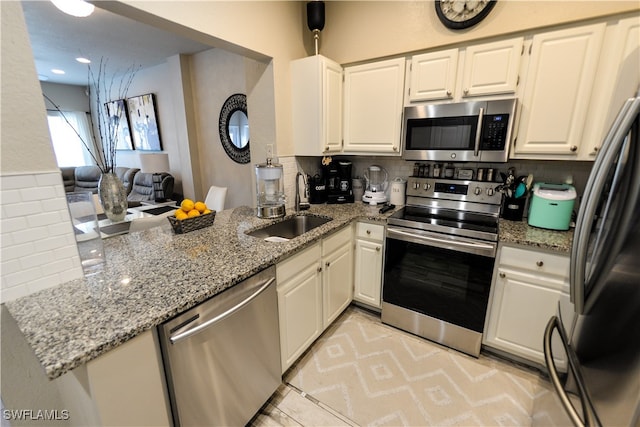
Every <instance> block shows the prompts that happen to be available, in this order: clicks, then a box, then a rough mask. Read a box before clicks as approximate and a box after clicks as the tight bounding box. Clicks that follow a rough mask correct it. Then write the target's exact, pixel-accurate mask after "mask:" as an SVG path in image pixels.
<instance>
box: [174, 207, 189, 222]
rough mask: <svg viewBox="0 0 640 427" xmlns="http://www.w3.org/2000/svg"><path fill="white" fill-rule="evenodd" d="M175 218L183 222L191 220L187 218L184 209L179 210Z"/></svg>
mask: <svg viewBox="0 0 640 427" xmlns="http://www.w3.org/2000/svg"><path fill="white" fill-rule="evenodd" d="M175 216H176V219H179V220H183V219H187V218H189V217H188V216H187V213H186V212H185V211H183V210H182V209H178V210H177V211H176V213H175Z"/></svg>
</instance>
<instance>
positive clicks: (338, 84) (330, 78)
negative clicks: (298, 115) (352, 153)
mask: <svg viewBox="0 0 640 427" xmlns="http://www.w3.org/2000/svg"><path fill="white" fill-rule="evenodd" d="M323 80H324V84H323V87H324V96H323V106H322V111H323V114H322V116H323V120H324V126H323V130H324V137H323V142H324V148H323V149H322V152H323V154H324V153H335V152H339V151H341V150H342V67H341V66H340V65H339V64H337V63H335V62H333V61H324V67H323Z"/></svg>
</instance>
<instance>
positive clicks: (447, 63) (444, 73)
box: [409, 49, 458, 102]
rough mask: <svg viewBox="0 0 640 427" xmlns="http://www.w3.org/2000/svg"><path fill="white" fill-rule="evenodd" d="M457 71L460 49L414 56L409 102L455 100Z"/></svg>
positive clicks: (412, 59)
mask: <svg viewBox="0 0 640 427" xmlns="http://www.w3.org/2000/svg"><path fill="white" fill-rule="evenodd" d="M457 70H458V49H448V50H443V51H439V52H431V53H425V54H422V55H415V56H413V57H412V58H411V71H410V73H411V88H410V89H409V90H410V92H409V101H411V102H417V101H429V100H434V99H450V98H453V96H454V88H455V83H456V72H457Z"/></svg>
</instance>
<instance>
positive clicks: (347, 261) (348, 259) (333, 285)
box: [322, 225, 353, 329]
mask: <svg viewBox="0 0 640 427" xmlns="http://www.w3.org/2000/svg"><path fill="white" fill-rule="evenodd" d="M351 230H352V227H351V225H349V226H348V227H347V228H345V229H343V230H342V231H338V232H337V233H335V234H333V235H331V236H329V237H328V238H326V239H324V240H323V241H322V263H323V266H322V270H323V271H322V288H323V292H324V293H323V297H324V298H323V304H322V308H323V314H324V316H323V327H324V329H326V328H327V327H328V326H329V325H330V324H331V323H332V322H333V321H334V320H336V318H337V317H338V316H339V315H340V314H341V313H342V312H343V311H344V309H345V308H347V306H348V305H349V304H350V303H351V300H352V299H353V250H352V249H351V248H352V242H353V233H352V231H351Z"/></svg>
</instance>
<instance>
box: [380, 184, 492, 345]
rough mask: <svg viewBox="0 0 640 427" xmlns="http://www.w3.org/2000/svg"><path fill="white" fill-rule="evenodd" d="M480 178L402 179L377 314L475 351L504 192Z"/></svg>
mask: <svg viewBox="0 0 640 427" xmlns="http://www.w3.org/2000/svg"><path fill="white" fill-rule="evenodd" d="M494 187H495V184H494V183H490V182H480V181H462V180H448V179H438V178H415V177H410V178H409V179H408V180H407V203H406V206H405V207H403V208H402V209H400V210H399V211H398V212H396V213H395V214H393V215H392V216H391V217H390V218H389V221H388V226H387V234H386V245H385V265H384V283H383V291H382V300H383V303H382V321H383V322H384V323H387V324H389V325H392V326H395V327H398V328H400V329H403V330H406V331H408V332H411V333H414V334H416V335H419V336H422V337H424V338H427V339H430V340H433V341H436V342H438V343H441V344H443V345H446V346H449V347H452V348H455V349H457V350H460V351H462V352H465V353H468V354H471V355H473V356H478V355H479V354H480V345H481V342H482V331H483V328H484V320H485V314H486V311H487V302H488V299H489V289H490V286H491V276H492V274H493V266H494V262H495V255H496V249H497V245H498V218H499V214H500V203H501V194H500V193H498V192H495V190H494Z"/></svg>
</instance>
